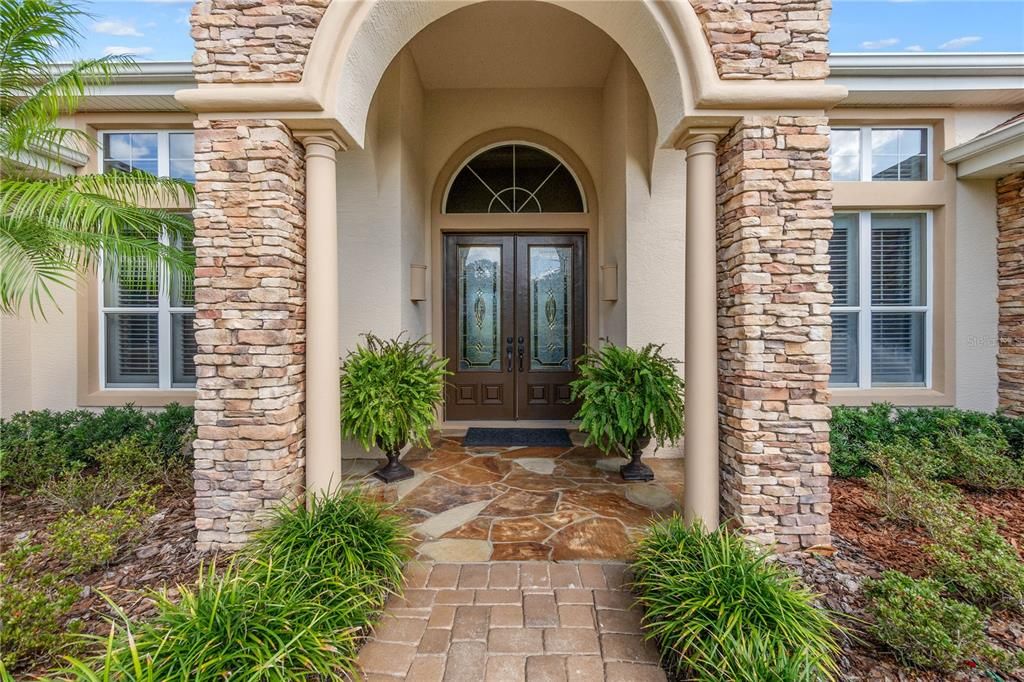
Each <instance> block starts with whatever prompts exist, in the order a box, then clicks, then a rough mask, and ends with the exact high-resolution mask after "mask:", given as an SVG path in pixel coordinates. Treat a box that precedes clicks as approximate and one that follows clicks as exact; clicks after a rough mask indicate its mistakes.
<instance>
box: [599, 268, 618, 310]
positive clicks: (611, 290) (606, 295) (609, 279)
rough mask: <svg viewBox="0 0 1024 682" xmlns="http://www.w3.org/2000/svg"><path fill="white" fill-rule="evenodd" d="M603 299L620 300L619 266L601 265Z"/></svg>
mask: <svg viewBox="0 0 1024 682" xmlns="http://www.w3.org/2000/svg"><path fill="white" fill-rule="evenodd" d="M601 300H602V301H617V300H619V266H618V265H614V264H613V265H602V266H601Z"/></svg>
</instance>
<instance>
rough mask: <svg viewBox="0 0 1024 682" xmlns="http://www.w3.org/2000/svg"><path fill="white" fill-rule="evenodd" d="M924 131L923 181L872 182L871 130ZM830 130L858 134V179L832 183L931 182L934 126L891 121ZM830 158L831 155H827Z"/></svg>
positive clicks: (834, 127)
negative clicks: (885, 123) (855, 132)
mask: <svg viewBox="0 0 1024 682" xmlns="http://www.w3.org/2000/svg"><path fill="white" fill-rule="evenodd" d="M875 129H878V130H924V131H925V133H924V134H925V140H924V149H925V163H924V165H925V178H924V180H874V179H873V178H872V173H871V131H872V130H875ZM832 130H833V131H836V130H856V131H858V133H859V134H860V177H859V178H857V179H856V180H834V182H886V183H888V182H930V181H931V180H933V179H934V178H933V176H932V174H933V173H934V169H933V166H934V163H933V156H934V150H933V149H932V145H933V142H932V141H933V140H934V139H935V130H934V126H932V125H928V124H921V125H909V124H907V125H900V123H899V122H896V121H893V123H892V124H891V125H873V126H844V125H836V126H832ZM829 157H830V158H831V153H830V155H829Z"/></svg>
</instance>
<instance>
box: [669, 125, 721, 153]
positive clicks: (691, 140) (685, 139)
mask: <svg viewBox="0 0 1024 682" xmlns="http://www.w3.org/2000/svg"><path fill="white" fill-rule="evenodd" d="M728 132H729V128H690V129H689V130H687V131H686V133H685V134H684V135H683V136H682V137H680V138H679V139H678V140H677V141H676V145H675V146H676V149H685V150H686V153H687V155H691V154H694V153H700V152H699V151H698V150H697V149H695V147H696V145H699V144H701V143H708V142H710V143H711V144H713V145H717V144H718V141H719V140H720V139H722V137H723V136H724V135H725V134H726V133H728ZM701 151H706V150H701Z"/></svg>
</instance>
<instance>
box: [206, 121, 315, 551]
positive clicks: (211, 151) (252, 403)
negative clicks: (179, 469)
mask: <svg viewBox="0 0 1024 682" xmlns="http://www.w3.org/2000/svg"><path fill="white" fill-rule="evenodd" d="M195 145H196V156H195V158H196V209H195V211H194V214H193V215H194V216H195V228H196V230H195V231H196V237H195V245H196V289H195V298H196V323H195V327H196V342H197V344H198V354H197V355H196V357H195V363H196V376H197V380H196V392H197V398H196V402H195V407H196V425H197V429H198V434H197V436H198V438H197V440H196V442H195V472H194V478H195V488H196V498H195V511H196V528H197V530H198V538H197V543H196V546H197V549H199V550H200V551H204V550H208V549H212V548H219V549H237V548H239V547H241V546H242V545H243V544H244V543H245V542H246V541H247V540H248V537H249V532H250V531H252V530H254V529H255V528H257V527H258V526H259V525H260V516H261V514H262V513H263V512H265V511H266V510H268V509H270V508H271V507H272V506H274V505H276V504H278V503H280V502H282V501H284V502H289V501H291V500H294V499H295V498H297V496H299V495H300V494H301V493H302V487H303V470H304V462H303V438H304V430H305V427H304V411H303V398H304V393H305V334H306V327H305V300H306V292H305V262H306V245H305V196H304V182H305V180H304V171H303V151H302V148H301V147H300V146H299V145H298V144H297V143H296V142H295V141H294V140H293V139H292V136H291V134H290V133H289V131H288V129H287V128H286V127H285V126H284V124H283V123H281V122H280V121H266V120H223V121H212V122H210V121H199V122H197V123H196V141H195Z"/></svg>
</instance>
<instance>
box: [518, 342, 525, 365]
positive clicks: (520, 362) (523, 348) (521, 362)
mask: <svg viewBox="0 0 1024 682" xmlns="http://www.w3.org/2000/svg"><path fill="white" fill-rule="evenodd" d="M524 342H525V339H524V338H523V337H522V336H520V337H519V371H520V372H522V371H523V355H525V354H526V346H524V345H523V343H524Z"/></svg>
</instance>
